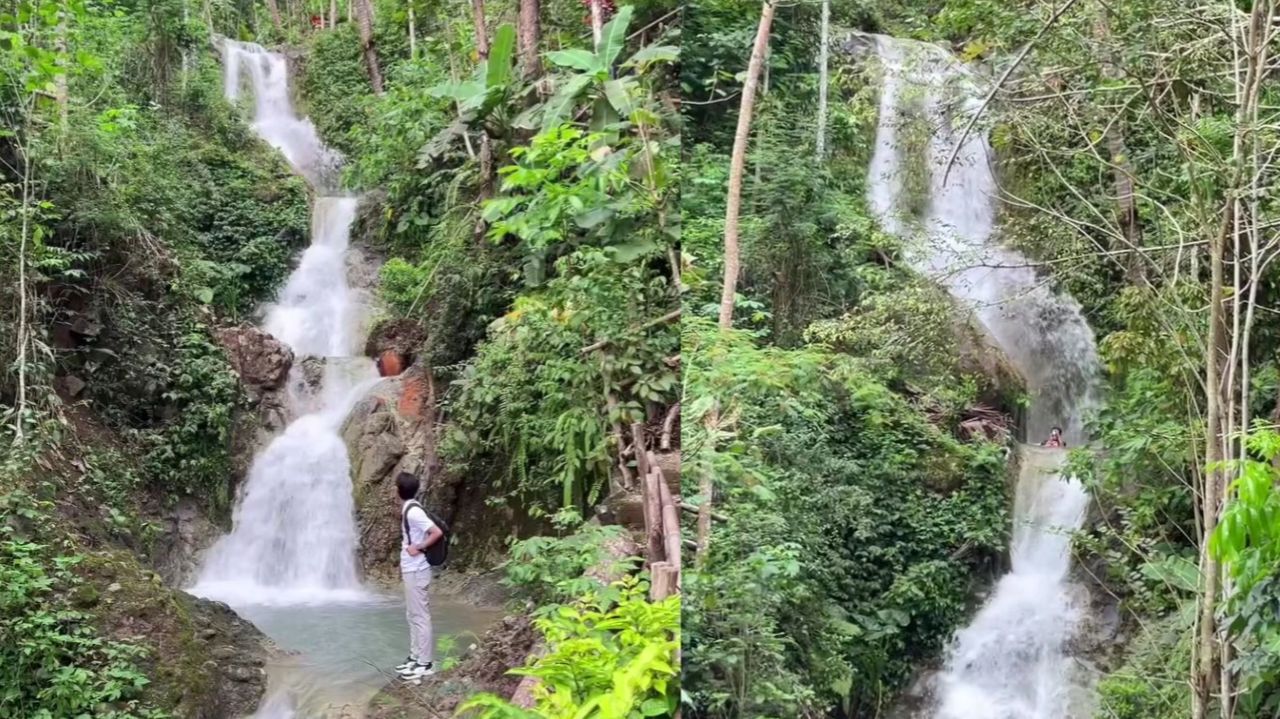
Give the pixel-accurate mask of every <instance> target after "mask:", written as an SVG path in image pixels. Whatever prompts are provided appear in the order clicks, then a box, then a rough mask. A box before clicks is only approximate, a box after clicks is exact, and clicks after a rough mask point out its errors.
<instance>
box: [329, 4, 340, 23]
mask: <svg viewBox="0 0 1280 719" xmlns="http://www.w3.org/2000/svg"><path fill="white" fill-rule="evenodd" d="M337 26H338V0H329V29H330V30H332V29H333V28H335V27H337Z"/></svg>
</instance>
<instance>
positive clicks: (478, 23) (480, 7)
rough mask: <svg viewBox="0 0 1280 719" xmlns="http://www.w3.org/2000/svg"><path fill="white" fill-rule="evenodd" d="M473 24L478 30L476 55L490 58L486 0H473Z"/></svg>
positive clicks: (482, 58) (481, 57)
mask: <svg viewBox="0 0 1280 719" xmlns="http://www.w3.org/2000/svg"><path fill="white" fill-rule="evenodd" d="M471 23H472V24H473V25H475V29H476V55H477V56H479V58H480V59H481V60H484V59H486V58H488V57H489V28H488V25H486V24H485V19H484V0H471Z"/></svg>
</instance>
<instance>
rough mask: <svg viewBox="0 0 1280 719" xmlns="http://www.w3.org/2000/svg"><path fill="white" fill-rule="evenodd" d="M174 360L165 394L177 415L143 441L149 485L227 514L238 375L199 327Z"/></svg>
mask: <svg viewBox="0 0 1280 719" xmlns="http://www.w3.org/2000/svg"><path fill="white" fill-rule="evenodd" d="M176 359H177V361H176V362H175V364H174V366H173V367H172V368H169V376H168V378H167V381H166V382H165V385H166V386H167V387H168V388H169V389H168V391H167V392H165V394H164V399H165V400H166V401H167V402H168V403H169V404H170V406H172V407H174V408H175V409H176V415H175V417H174V418H173V419H172V420H170V421H169V422H166V423H165V424H164V425H163V427H162V428H161V429H160V431H158V432H152V433H148V434H147V435H146V436H145V437H144V440H145V441H146V442H147V443H148V444H149V445H150V450H149V452H148V453H147V456H146V459H145V467H146V468H147V475H148V479H149V480H150V481H152V482H154V483H157V484H158V485H159V486H161V487H162V488H163V489H165V490H166V491H167V492H169V493H173V494H195V495H197V496H203V497H208V498H211V499H212V500H213V501H214V503H215V504H216V505H217V506H219V507H220V508H222V509H224V510H225V509H229V508H230V500H231V497H230V492H229V491H228V489H229V482H230V477H231V457H230V453H229V451H228V448H229V446H230V442H231V423H232V415H233V412H235V410H236V409H237V408H238V407H239V405H240V389H239V386H238V380H237V378H236V374H235V372H234V371H233V370H232V369H231V365H230V364H229V363H228V362H227V358H226V356H225V355H224V354H223V352H222V349H221V348H220V347H218V346H217V345H216V344H214V343H213V341H212V339H211V338H210V337H209V335H208V334H207V330H206V329H205V328H202V327H198V326H196V327H192V328H191V329H190V330H188V332H187V333H186V334H184V335H183V336H182V337H180V338H179V340H178V348H177V358H176Z"/></svg>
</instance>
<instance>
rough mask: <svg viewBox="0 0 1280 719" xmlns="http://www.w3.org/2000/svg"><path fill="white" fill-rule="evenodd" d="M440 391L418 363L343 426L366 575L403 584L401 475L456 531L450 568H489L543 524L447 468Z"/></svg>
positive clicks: (385, 384) (376, 391)
mask: <svg viewBox="0 0 1280 719" xmlns="http://www.w3.org/2000/svg"><path fill="white" fill-rule="evenodd" d="M435 404H436V389H435V386H434V380H433V379H432V377H431V374H430V373H429V372H428V371H427V370H426V369H425V368H424V367H423V366H422V365H421V364H417V365H414V366H412V367H410V368H409V369H407V370H405V371H404V372H403V373H401V374H399V375H396V376H393V377H387V378H386V379H384V380H383V381H382V382H380V383H379V384H377V385H375V386H374V388H373V389H372V390H371V391H370V392H369V394H368V395H367V396H366V397H365V398H364V399H362V400H361V401H360V402H359V403H357V404H356V406H355V407H354V408H353V409H352V411H351V413H350V414H349V415H348V416H347V420H346V423H345V424H344V425H343V428H342V437H343V441H344V442H345V443H346V446H347V453H348V456H349V457H350V461H351V482H352V490H353V493H354V495H355V503H356V521H357V523H358V525H359V529H360V543H359V547H358V550H357V557H358V560H359V562H360V566H361V569H362V570H363V572H364V574H365V576H367V577H370V578H373V579H380V580H384V581H388V582H392V583H394V582H398V581H399V575H398V571H399V570H398V569H397V564H396V557H397V556H399V552H400V515H399V502H398V500H397V499H396V495H395V484H394V483H395V477H396V475H397V474H398V473H400V472H412V473H414V474H416V475H418V478H419V479H420V480H421V481H422V485H423V490H422V495H421V498H422V501H423V503H424V504H426V505H427V507H429V508H430V509H431V510H432V511H434V512H435V513H436V514H438V515H439V516H440V517H441V518H442V519H443V520H444V521H445V522H447V523H448V524H449V528H450V530H451V532H452V534H453V543H452V544H451V545H450V551H449V565H450V567H453V568H459V567H468V568H484V567H486V566H489V565H491V564H492V563H493V562H492V561H491V559H493V558H496V557H499V556H501V554H502V551H503V547H504V546H505V542H506V538H507V537H508V536H512V535H518V536H529V535H531V534H535V533H537V530H538V529H540V528H541V527H540V525H536V524H535V522H534V520H531V519H528V518H526V517H522V516H519V515H518V514H517V513H516V512H514V511H512V510H511V509H510V508H509V507H502V506H490V505H488V504H487V503H486V501H485V499H486V497H487V496H488V495H489V494H491V492H490V491H489V490H488V488H487V487H486V486H485V485H484V484H483V483H482V482H481V481H477V479H476V478H475V477H463V476H460V475H458V474H457V473H455V472H451V471H449V470H448V468H447V467H444V466H443V465H442V464H441V462H440V460H439V458H438V456H437V453H436V432H437V427H436V409H435Z"/></svg>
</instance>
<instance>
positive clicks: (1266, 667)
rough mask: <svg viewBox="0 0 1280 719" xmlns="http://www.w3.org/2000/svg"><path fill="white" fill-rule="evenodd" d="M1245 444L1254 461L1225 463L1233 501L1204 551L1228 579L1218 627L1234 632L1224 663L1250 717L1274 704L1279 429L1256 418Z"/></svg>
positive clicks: (1279, 594) (1278, 648) (1279, 682)
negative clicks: (1235, 676) (1236, 676)
mask: <svg viewBox="0 0 1280 719" xmlns="http://www.w3.org/2000/svg"><path fill="white" fill-rule="evenodd" d="M1247 442H1248V449H1249V450H1250V454H1251V455H1252V456H1253V457H1256V459H1252V458H1251V459H1248V460H1245V461H1242V462H1232V463H1228V465H1227V469H1228V470H1229V471H1230V476H1234V477H1235V479H1234V480H1233V481H1232V482H1231V485H1230V487H1229V488H1228V494H1229V496H1230V495H1234V500H1233V501H1229V502H1227V504H1226V506H1225V508H1224V509H1223V511H1222V517H1221V519H1220V521H1219V523H1218V526H1217V528H1216V529H1215V530H1214V533H1213V537H1212V538H1211V539H1210V542H1209V551H1210V552H1212V553H1213V556H1214V557H1216V558H1217V559H1219V560H1221V561H1222V562H1223V563H1224V565H1225V567H1226V570H1227V572H1228V574H1229V576H1230V577H1231V581H1232V583H1233V585H1234V591H1233V592H1232V594H1231V595H1230V597H1229V601H1228V603H1227V606H1226V617H1225V625H1226V627H1227V630H1228V631H1229V632H1231V634H1232V636H1233V637H1235V638H1236V656H1235V658H1234V660H1233V662H1232V665H1231V667H1232V669H1233V670H1235V671H1237V672H1239V673H1240V674H1241V675H1242V676H1243V677H1245V682H1244V685H1243V686H1242V687H1241V689H1242V690H1243V696H1242V698H1241V709H1242V711H1243V713H1245V715H1246V716H1250V717H1252V716H1269V715H1274V714H1275V713H1276V711H1278V710H1280V689H1277V687H1280V620H1278V619H1277V614H1276V606H1277V602H1280V573H1277V571H1276V568H1277V566H1280V561H1278V560H1280V491H1277V490H1276V481H1277V479H1280V469H1277V467H1276V465H1275V459H1276V458H1277V457H1280V434H1277V433H1276V432H1275V430H1274V429H1271V428H1269V427H1267V426H1265V425H1263V424H1261V423H1259V424H1258V425H1257V426H1255V427H1254V428H1253V429H1252V431H1251V432H1250V433H1249V434H1248V438H1247Z"/></svg>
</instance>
